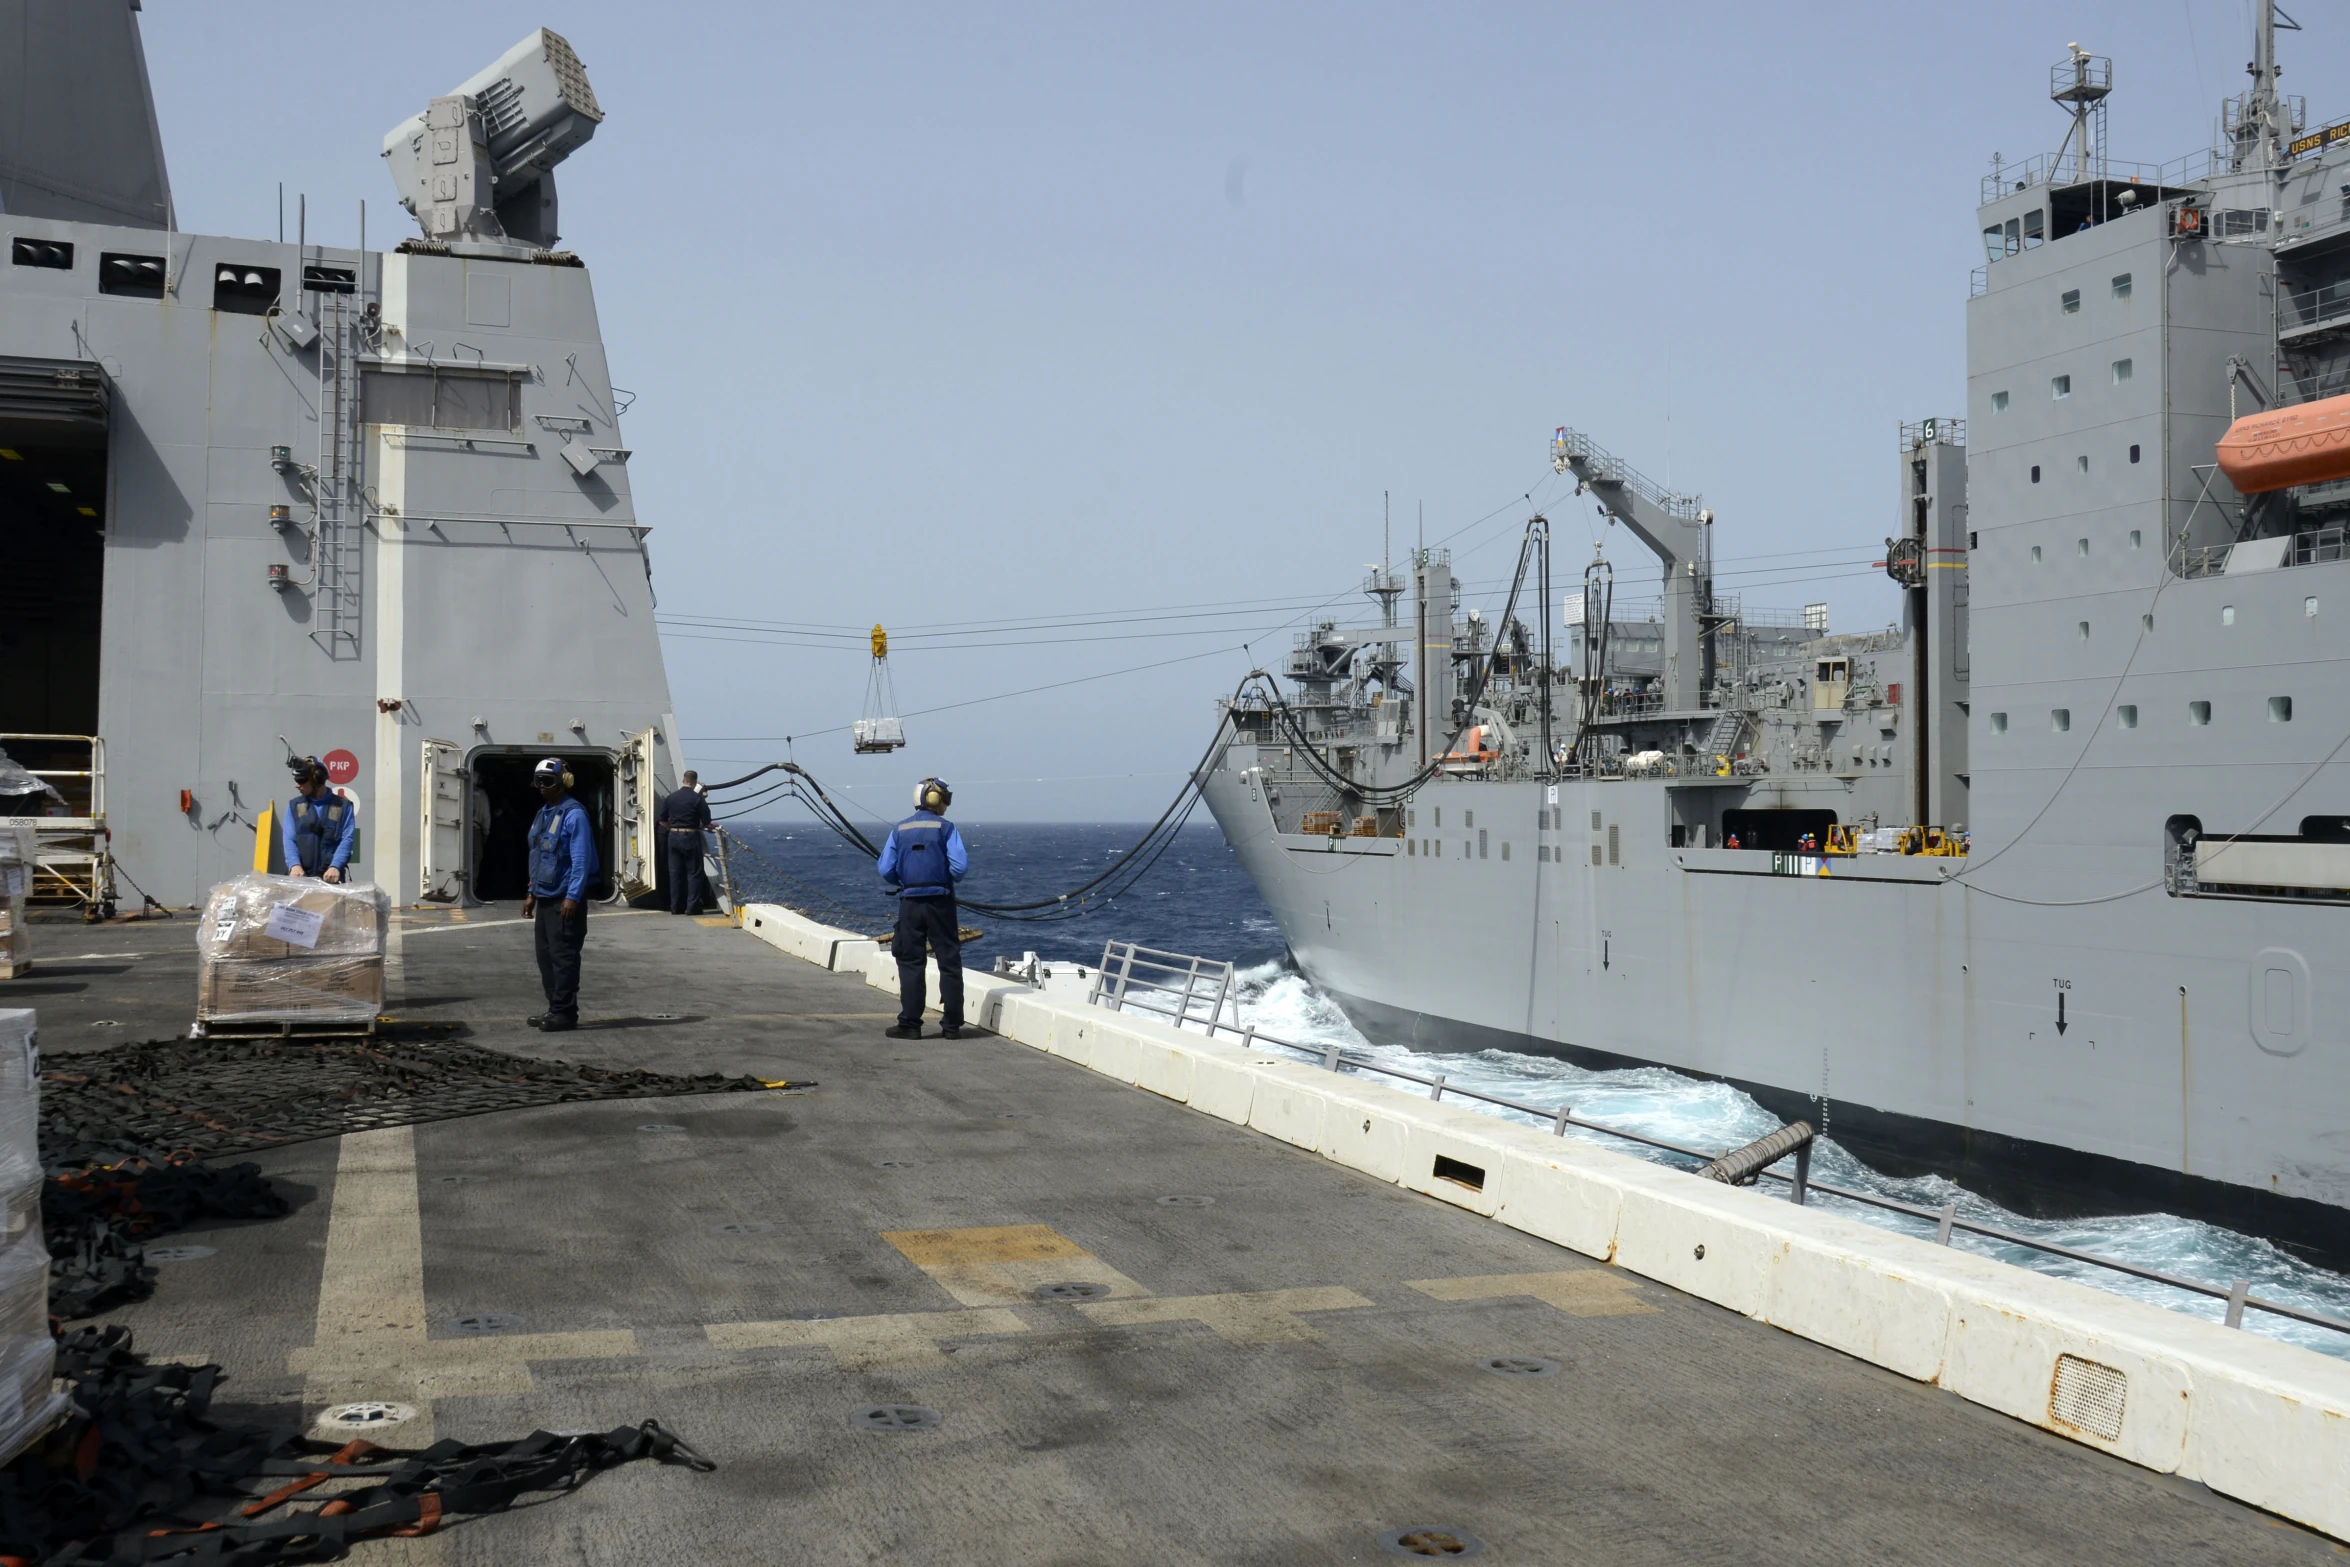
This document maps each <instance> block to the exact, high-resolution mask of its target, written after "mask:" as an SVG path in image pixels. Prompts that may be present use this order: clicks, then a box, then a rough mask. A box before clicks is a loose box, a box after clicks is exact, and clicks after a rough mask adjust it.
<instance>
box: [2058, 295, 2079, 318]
mask: <svg viewBox="0 0 2350 1567" xmlns="http://www.w3.org/2000/svg"><path fill="white" fill-rule="evenodd" d="M2057 303H2058V304H2059V305H2060V306H2061V307H2062V308H2063V310H2064V313H2065V314H2066V315H2068V316H2077V315H2079V314H2080V313H2081V291H2080V290H2079V289H2077V288H2068V289H2066V290H2065V291H2064V294H2063V297H2062V298H2061V299H2059V300H2058V301H2057Z"/></svg>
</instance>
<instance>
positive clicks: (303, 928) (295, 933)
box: [261, 903, 326, 947]
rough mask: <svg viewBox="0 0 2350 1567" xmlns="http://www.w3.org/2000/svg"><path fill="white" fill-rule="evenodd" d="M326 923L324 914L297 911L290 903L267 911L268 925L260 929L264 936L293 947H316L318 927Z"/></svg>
mask: <svg viewBox="0 0 2350 1567" xmlns="http://www.w3.org/2000/svg"><path fill="white" fill-rule="evenodd" d="M325 923H326V916H325V915H324V914H313V913H311V912H310V911H309V910H308V909H297V908H295V907H294V906H293V905H292V904H290V903H280V904H278V905H276V906H275V907H274V908H272V909H271V910H270V911H269V923H268V924H266V925H264V926H262V927H261V932H262V934H263V935H265V936H274V937H275V938H277V939H278V940H279V941H282V942H285V943H286V944H287V945H289V946H295V947H315V946H317V945H318V927H319V926H321V925H323V924H325Z"/></svg>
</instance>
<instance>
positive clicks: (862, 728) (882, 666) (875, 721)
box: [854, 624, 906, 756]
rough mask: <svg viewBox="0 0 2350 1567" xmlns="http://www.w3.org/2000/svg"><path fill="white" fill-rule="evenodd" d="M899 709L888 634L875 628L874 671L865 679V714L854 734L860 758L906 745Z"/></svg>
mask: <svg viewBox="0 0 2350 1567" xmlns="http://www.w3.org/2000/svg"><path fill="white" fill-rule="evenodd" d="M897 707H898V691H897V686H896V684H895V683H894V682H892V681H891V680H890V678H889V633H888V632H886V631H884V630H882V629H881V627H880V625H879V624H876V625H875V626H874V628H873V667H872V669H871V670H869V671H868V672H867V674H866V676H865V714H864V716H863V717H862V718H859V719H858V720H857V723H856V728H855V731H854V733H855V736H856V742H857V754H858V755H859V756H865V755H868V754H872V753H877V752H884V751H895V750H897V749H898V748H900V747H901V746H903V745H904V744H905V743H906V723H905V720H904V719H902V718H900V717H898V716H897Z"/></svg>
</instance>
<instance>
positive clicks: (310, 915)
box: [196, 874, 392, 1024]
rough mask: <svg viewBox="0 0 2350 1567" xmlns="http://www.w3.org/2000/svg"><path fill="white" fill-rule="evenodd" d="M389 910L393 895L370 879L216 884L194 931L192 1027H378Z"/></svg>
mask: <svg viewBox="0 0 2350 1567" xmlns="http://www.w3.org/2000/svg"><path fill="white" fill-rule="evenodd" d="M391 911H392V900H391V897H390V896H389V895H388V894H387V893H385V892H384V890H383V889H382V888H381V887H378V886H376V885H374V884H373V883H372V882H354V883H344V884H337V883H333V882H325V881H320V880H318V879H316V878H315V877H309V876H265V875H259V874H253V875H246V876H239V877H238V878H237V879H236V880H234V881H224V882H222V883H221V884H220V885H219V886H217V887H215V888H213V889H212V891H211V894H210V895H209V896H208V897H207V898H206V899H205V901H204V918H203V922H202V923H201V924H199V925H198V926H197V927H196V954H197V959H198V961H197V970H196V975H197V977H196V1021H197V1022H198V1023H200V1024H214V1023H224V1024H246V1023H289V1024H321V1023H339V1024H356V1023H369V1022H372V1021H374V1019H375V1016H376V1014H377V1013H378V1012H380V1011H382V1010H383V1002H384V933H385V931H386V929H387V928H388V927H389V925H390V922H391Z"/></svg>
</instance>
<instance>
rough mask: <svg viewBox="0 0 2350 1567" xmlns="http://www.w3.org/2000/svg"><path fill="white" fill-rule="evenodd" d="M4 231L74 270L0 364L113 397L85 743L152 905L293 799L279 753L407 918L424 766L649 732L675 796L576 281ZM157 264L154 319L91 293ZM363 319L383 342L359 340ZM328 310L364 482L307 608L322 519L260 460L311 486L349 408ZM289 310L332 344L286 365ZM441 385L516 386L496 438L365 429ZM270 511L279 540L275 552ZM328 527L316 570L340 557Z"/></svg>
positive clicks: (611, 431)
mask: <svg viewBox="0 0 2350 1567" xmlns="http://www.w3.org/2000/svg"><path fill="white" fill-rule="evenodd" d="M6 227H7V232H8V234H9V235H10V236H11V237H12V238H13V237H20V236H31V237H37V238H40V239H43V240H48V241H58V242H63V243H65V244H69V245H71V246H72V247H73V257H74V260H73V264H72V265H71V266H70V267H66V268H55V267H30V266H9V267H7V268H6V269H5V270H4V271H0V288H4V289H5V295H4V297H5V302H6V308H5V309H4V310H0V359H7V360H11V361H13V360H29V361H53V362H71V363H78V364H80V365H82V366H85V367H87V368H88V369H90V370H93V371H96V372H99V373H101V374H103V376H104V377H105V383H106V386H107V388H108V391H109V410H108V428H107V430H106V441H107V452H108V462H107V484H106V489H107V494H106V499H105V504H104V516H103V520H102V526H103V527H104V529H105V566H104V573H105V575H104V610H103V622H102V644H101V650H100V655H99V669H100V677H99V702H98V709H97V714H96V719H97V732H98V733H100V734H102V735H103V736H104V737H105V739H106V742H107V770H108V783H109V795H108V807H109V808H108V812H107V815H108V820H109V823H110V825H111V827H112V831H113V848H114V852H115V854H116V856H117V858H118V859H119V860H120V861H121V863H122V864H123V866H124V868H125V869H126V870H127V871H128V872H129V874H130V875H131V876H132V877H134V878H135V879H136V880H137V882H138V884H139V885H140V886H141V887H143V888H145V889H146V890H147V891H148V892H151V893H153V894H154V895H155V896H156V897H158V898H160V899H162V900H163V901H165V902H166V903H170V904H185V903H188V902H190V901H192V900H194V899H195V898H197V897H198V896H200V895H201V893H202V891H203V889H204V888H205V887H206V886H208V885H210V884H211V883H213V882H216V881H218V880H220V879H222V878H224V877H226V876H229V875H233V874H235V873H236V872H237V871H239V870H241V869H244V868H246V867H247V866H249V865H250V863H251V862H252V858H253V833H252V831H251V823H252V822H253V821H254V820H255V819H256V818H257V817H258V814H259V812H260V810H261V808H262V807H263V805H265V804H266V803H268V802H270V801H272V800H275V799H278V798H279V797H280V796H282V795H284V794H285V793H287V792H288V786H287V781H286V774H285V770H284V767H283V765H282V762H283V758H284V754H285V753H284V748H283V747H282V746H280V744H279V743H278V740H277V737H278V736H279V735H284V736H286V737H287V738H288V739H290V740H291V741H292V742H293V743H294V744H295V745H296V746H297V747H299V748H300V749H301V750H303V751H305V752H312V753H319V754H323V753H326V752H328V751H331V750H336V749H343V750H348V751H350V752H352V753H353V754H354V755H355V756H356V757H357V758H358V760H359V773H358V777H357V779H356V780H355V781H354V782H353V784H352V785H351V788H352V790H353V792H354V793H355V794H357V795H358V797H359V799H360V802H361V821H362V828H363V839H362V855H363V868H364V871H365V873H366V874H367V875H369V876H371V877H372V878H374V879H376V880H378V881H380V882H382V883H383V884H385V885H386V886H389V887H391V888H392V889H394V891H395V893H396V894H397V895H398V896H400V897H402V898H403V899H409V898H413V897H415V896H417V895H418V892H419V888H420V881H419V874H420V868H419V858H420V854H421V852H422V831H421V823H422V820H423V816H422V811H423V807H422V798H423V796H422V789H423V782H424V781H423V779H422V777H421V768H422V758H423V742H424V741H425V740H426V739H427V738H434V739H444V740H448V741H452V742H454V743H455V744H456V745H457V746H458V747H459V748H460V751H461V753H463V754H471V753H472V752H474V751H475V750H476V749H480V748H493V749H496V748H506V747H514V748H520V749H537V750H554V751H564V752H578V753H609V754H612V755H614V756H617V755H619V754H620V753H621V752H622V751H623V750H624V748H625V747H626V745H627V743H628V740H629V738H630V737H631V736H633V735H637V734H641V733H643V732H645V731H648V730H649V731H654V732H656V733H657V735H658V737H659V738H658V739H657V740H656V741H654V742H653V743H654V746H655V749H656V752H657V762H656V767H657V770H658V771H659V772H660V773H661V774H663V775H671V774H673V771H674V766H673V761H672V756H671V741H670V737H671V736H672V735H673V734H674V724H673V722H672V721H671V719H670V718H669V716H668V715H669V711H670V698H669V691H668V680H667V676H666V673H665V672H664V668H663V663H662V657H661V648H660V643H659V640H658V637H657V635H656V633H655V630H654V627H653V620H652V607H653V606H652V590H651V582H650V557H649V553H648V551H647V548H646V545H645V543H644V540H643V537H642V533H641V531H640V530H639V528H638V526H637V523H636V517H635V512H634V508H633V505H632V502H631V499H630V495H629V487H628V472H627V467H626V464H625V461H624V460H623V459H622V458H621V455H620V454H621V453H622V452H623V451H624V446H623V442H622V439H621V436H620V431H619V423H618V417H617V409H616V407H615V404H614V397H613V392H612V387H611V380H610V376H609V372H608V370H607V368H606V365H605V361H604V350H603V344H602V339H601V333H600V330H599V328H598V325H597V319H596V310H595V299H594V292H593V288H592V286H591V284H590V281H589V276H588V273H587V272H586V271H585V270H584V269H583V268H581V267H579V266H577V265H548V264H544V263H534V262H529V261H503V260H488V259H479V258H473V259H468V258H461V257H455V256H441V255H410V254H381V253H373V252H370V253H366V254H361V253H358V252H354V251H350V250H344V249H336V248H330V247H320V246H315V245H313V246H309V247H307V248H301V247H297V246H296V245H293V244H277V243H271V242H263V241H252V240H239V239H227V238H219V237H214V236H208V235H190V234H167V233H165V232H163V231H158V230H141V229H122V228H114V227H111V226H102V225H94V224H87V223H74V222H61V221H55V220H43V219H37V218H25V217H15V218H9V219H7V220H6ZM167 247H168V250H169V263H170V268H171V273H172V278H173V287H172V289H171V291H170V292H169V293H168V294H164V295H162V297H154V298H144V297H131V296H127V295H117V294H109V293H105V292H101V290H100V286H99V280H98V269H99V265H100V258H101V256H102V255H113V254H131V255H139V256H153V257H161V256H163V254H164V252H165V251H166V249H167ZM306 265H307V266H309V267H311V268H320V267H324V268H329V269H337V270H340V271H342V272H344V273H346V274H348V275H349V276H350V279H351V287H352V289H353V292H351V293H348V294H328V293H319V292H314V291H311V290H307V289H305V288H304V287H303V279H304V267H305V266H306ZM223 268H227V269H230V270H232V271H234V272H235V273H237V274H238V275H239V276H243V275H247V274H250V273H252V272H254V271H256V270H260V269H268V270H269V271H271V272H274V273H275V275H276V278H277V280H278V291H277V293H276V295H275V297H274V302H275V305H276V307H277V309H278V310H279V311H280V312H282V315H281V316H280V317H277V318H272V317H268V316H264V315H258V314H251V313H245V311H244V310H240V311H228V310H221V309H216V308H215V307H214V286H215V280H216V278H217V276H218V274H219V273H220V271H221V269H223ZM371 302H379V303H380V311H381V314H380V329H374V328H370V329H369V330H367V331H365V332H363V330H362V326H361V319H362V312H363V311H364V310H365V308H366V307H367V306H368V305H369V304H370V303H371ZM250 308H251V306H250V302H249V301H247V302H245V309H246V310H249V309H250ZM338 309H339V311H340V319H341V328H340V330H341V331H342V332H343V334H344V345H343V346H344V350H345V352H344V356H343V360H344V363H343V370H342V373H341V375H340V377H339V381H340V387H339V393H340V398H341V403H340V407H341V414H340V419H341V421H342V424H343V426H344V436H343V439H344V449H345V452H346V453H347V459H346V460H350V461H355V462H356V464H357V468H356V481H357V482H356V483H355V485H354V486H353V492H354V497H355V504H354V506H353V507H352V511H351V515H349V516H347V517H345V518H343V519H341V527H342V529H343V531H344V534H345V540H344V547H345V554H346V557H347V558H346V561H345V566H346V568H347V569H344V570H341V571H340V572H334V571H332V570H331V565H332V562H331V561H330V573H329V578H328V580H325V581H321V580H320V579H319V575H318V574H317V573H316V572H314V570H313V564H314V562H313V558H312V557H313V555H314V551H313V549H312V547H311V545H310V543H309V542H308V540H307V539H306V537H305V535H304V533H303V530H302V528H301V526H299V525H300V524H302V523H306V522H308V521H310V520H311V518H312V514H313V511H314V507H313V504H312V501H311V499H310V497H309V495H308V493H307V489H306V485H305V481H304V477H303V475H302V474H301V473H300V472H298V471H280V470H279V468H278V467H277V466H275V465H273V461H272V448H273V447H277V446H285V447H288V448H290V451H291V455H292V457H293V459H294V461H295V462H296V463H298V464H310V465H313V466H316V465H318V464H319V463H320V461H321V458H322V451H323V450H324V449H325V448H329V447H332V446H333V444H334V441H333V435H334V427H335V424H336V421H337V414H336V408H337V402H336V398H337V388H336V387H335V386H334V385H331V384H330V385H328V386H326V387H325V389H324V390H323V392H322V387H321V373H320V367H319V362H318V361H319V354H320V352H321V349H322V348H323V347H325V346H327V345H328V344H329V343H331V341H332V339H333V336H334V334H335V332H336V330H337V327H336V324H335V323H336V317H337V312H338ZM297 314H300V315H307V316H310V317H311V318H313V319H315V320H320V321H323V322H324V323H326V330H325V332H324V333H323V334H321V337H320V341H318V342H314V343H312V344H310V345H308V346H306V347H305V346H297V344H296V343H295V342H293V341H291V340H290V339H289V338H288V336H287V335H286V333H285V332H283V331H281V330H280V329H279V328H278V327H277V326H276V325H275V324H274V323H275V321H276V320H278V319H283V318H284V317H290V316H294V315H297ZM436 367H437V368H438V369H439V370H442V371H446V372H450V373H452V374H453V375H454V376H455V377H457V378H458V379H460V380H463V381H465V382H466V383H467V384H468V385H469V386H473V385H478V384H479V383H481V382H482V381H484V380H485V379H486V380H488V381H492V382H496V383H498V384H499V385H500V386H501V387H503V386H507V385H510V386H511V393H510V396H511V398H512V400H513V401H512V408H511V412H509V413H508V414H507V415H505V416H504V417H502V418H499V419H497V421H496V423H497V426H498V427H495V428H492V427H488V426H486V425H485V424H484V423H483V422H482V419H483V416H482V415H481V414H480V411H479V410H478V409H469V411H468V412H467V414H466V415H465V417H466V420H467V423H466V426H465V427H463V428H454V429H447V430H441V429H435V428H432V427H430V426H410V425H405V424H390V423H371V422H368V421H367V419H366V415H367V414H368V413H369V412H371V411H373V410H370V409H367V408H365V407H362V406H360V399H361V384H360V383H361V381H362V378H363V376H372V375H375V374H391V375H403V376H414V375H422V376H427V377H429V376H431V375H432V374H433V372H434V370H435V368H436ZM330 375H331V372H330ZM322 408H323V409H324V410H325V428H326V434H325V438H324V441H323V445H322V416H321V410H322ZM569 441H576V442H579V443H581V444H584V445H587V446H590V447H595V448H601V449H603V451H604V452H605V454H606V455H605V456H604V457H603V458H602V459H601V460H599V461H598V462H597V464H596V465H595V466H594V467H593V468H592V469H591V470H590V471H589V472H588V473H586V474H585V475H582V474H579V473H576V472H575V471H574V470H573V469H572V467H571V466H570V465H569V464H567V463H564V462H562V461H560V460H559V453H560V450H561V448H562V447H563V445H564V444H565V443H566V442H569ZM273 506H276V507H286V508H289V510H290V514H291V518H292V520H293V522H294V523H295V524H296V526H293V527H286V526H279V525H273V522H272V519H271V508H272V507H273ZM333 531H334V530H332V529H328V530H325V533H324V535H323V536H324V537H325V542H324V543H323V544H322V546H321V548H320V550H319V551H317V552H315V553H320V554H331V551H332V549H333V541H332V538H331V535H332V533H333ZM272 566H283V567H285V568H286V569H287V574H288V580H289V586H288V587H287V588H285V589H284V590H283V591H278V590H275V589H273V588H272V586H271V585H270V582H269V573H270V568H271V567H272ZM337 594H339V595H340V596H341V598H342V599H343V600H344V602H342V603H340V604H334V603H330V600H331V599H333V598H334V597H336V595H337ZM330 612H331V613H330ZM330 621H331V625H330ZM575 721H576V723H577V725H578V727H577V728H574V727H573V725H574V722H575ZM181 789H185V790H187V791H188V792H189V793H190V794H191V795H192V796H193V809H192V810H190V811H189V812H188V813H186V814H183V813H182V812H181V811H180V809H179V802H178V791H179V790H181Z"/></svg>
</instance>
